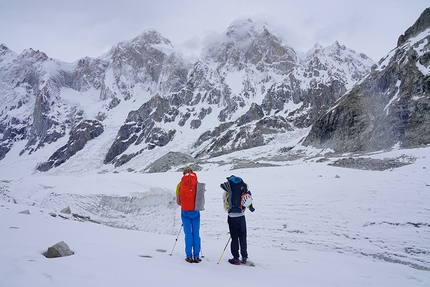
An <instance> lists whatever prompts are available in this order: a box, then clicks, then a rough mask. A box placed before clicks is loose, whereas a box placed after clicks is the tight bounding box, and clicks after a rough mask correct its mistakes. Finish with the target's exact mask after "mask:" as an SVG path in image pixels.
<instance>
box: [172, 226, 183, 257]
mask: <svg viewBox="0 0 430 287" xmlns="http://www.w3.org/2000/svg"><path fill="white" fill-rule="evenodd" d="M182 226H183V224H181V228H180V229H179V232H178V236H176V240H175V244H173V248H172V252H170V256H172V254H173V250H175V246H176V242H178V238H179V234H181V230H182Z"/></svg>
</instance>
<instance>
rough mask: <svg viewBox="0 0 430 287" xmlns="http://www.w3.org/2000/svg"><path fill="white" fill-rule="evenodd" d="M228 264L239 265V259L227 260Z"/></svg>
mask: <svg viewBox="0 0 430 287" xmlns="http://www.w3.org/2000/svg"><path fill="white" fill-rule="evenodd" d="M228 262H229V263H230V264H233V265H240V262H239V259H237V258H232V259H229V260H228Z"/></svg>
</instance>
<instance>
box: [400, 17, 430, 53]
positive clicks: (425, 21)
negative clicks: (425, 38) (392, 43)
mask: <svg viewBox="0 0 430 287" xmlns="http://www.w3.org/2000/svg"><path fill="white" fill-rule="evenodd" d="M428 28H430V8H427V9H425V10H424V11H423V12H422V13H421V15H420V17H419V18H418V19H417V21H416V22H415V23H414V24H413V25H412V26H411V27H409V28H408V29H407V30H406V31H405V33H404V34H403V35H400V37H399V39H398V40H397V46H401V45H403V44H404V43H405V42H406V41H407V40H409V39H411V38H412V37H415V36H417V35H418V34H419V33H421V32H424V31H425V30H427V29H428Z"/></svg>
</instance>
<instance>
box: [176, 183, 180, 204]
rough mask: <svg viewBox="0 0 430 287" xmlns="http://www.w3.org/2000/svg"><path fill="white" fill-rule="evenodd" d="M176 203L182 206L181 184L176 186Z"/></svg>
mask: <svg viewBox="0 0 430 287" xmlns="http://www.w3.org/2000/svg"><path fill="white" fill-rule="evenodd" d="M176 203H177V204H178V205H181V183H178V185H177V186H176Z"/></svg>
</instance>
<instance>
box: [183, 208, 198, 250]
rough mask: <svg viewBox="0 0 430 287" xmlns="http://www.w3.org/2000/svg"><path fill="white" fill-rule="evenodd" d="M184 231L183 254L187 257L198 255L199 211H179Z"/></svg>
mask: <svg viewBox="0 0 430 287" xmlns="http://www.w3.org/2000/svg"><path fill="white" fill-rule="evenodd" d="M181 219H182V225H183V226H184V233H185V255H186V256H187V258H189V257H194V258H198V257H200V256H199V254H200V211H198V210H193V211H186V210H182V211H181Z"/></svg>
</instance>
